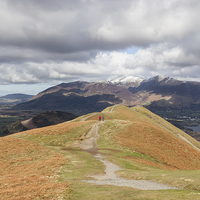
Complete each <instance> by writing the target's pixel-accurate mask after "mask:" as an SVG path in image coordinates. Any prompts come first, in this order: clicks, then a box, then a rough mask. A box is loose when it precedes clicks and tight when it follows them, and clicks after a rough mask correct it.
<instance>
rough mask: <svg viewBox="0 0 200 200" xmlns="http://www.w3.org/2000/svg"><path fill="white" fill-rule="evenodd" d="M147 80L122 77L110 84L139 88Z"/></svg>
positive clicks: (135, 77)
mask: <svg viewBox="0 0 200 200" xmlns="http://www.w3.org/2000/svg"><path fill="white" fill-rule="evenodd" d="M144 80H145V79H144V78H142V77H137V76H122V77H118V78H115V79H113V80H111V81H110V82H111V83H113V84H115V85H124V86H126V87H137V86H139V85H140V83H141V82H142V81H144Z"/></svg>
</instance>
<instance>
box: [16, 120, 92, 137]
mask: <svg viewBox="0 0 200 200" xmlns="http://www.w3.org/2000/svg"><path fill="white" fill-rule="evenodd" d="M85 123H88V121H86V122H85V121H83V122H70V123H61V124H57V125H53V126H47V127H43V128H36V129H32V130H28V131H23V132H20V133H16V134H15V135H17V134H22V133H23V134H28V135H62V134H64V133H67V132H69V131H71V130H73V129H75V128H77V127H79V126H81V125H82V124H85Z"/></svg>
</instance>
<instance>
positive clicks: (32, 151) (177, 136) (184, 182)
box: [0, 105, 200, 200]
mask: <svg viewBox="0 0 200 200" xmlns="http://www.w3.org/2000/svg"><path fill="white" fill-rule="evenodd" d="M99 115H101V116H104V118H105V121H102V122H99V121H98V116H99ZM94 127H96V128H95V129H93V128H94ZM91 130H93V131H92V132H91ZM94 130H95V131H94ZM95 138H96V139H95ZM84 141H87V142H88V141H91V142H92V143H94V144H93V147H94V148H93V149H85V150H84V151H82V149H80V147H78V146H79V145H80V144H82V142H84ZM95 141H96V142H95ZM95 143H97V144H95ZM0 144H1V145H0V148H1V152H3V153H2V154H1V155H0V157H1V159H0V164H1V166H2V167H1V171H0V189H1V190H0V191H1V197H2V198H4V199H6V198H7V199H9V198H10V199H25V198H33V199H34V198H35V199H37V198H41V199H42V198H49V199H61V198H63V199H70V198H71V199H89V200H90V199H101V198H102V196H104V197H106V198H107V199H119V198H120V197H124V194H125V193H129V197H130V198H127V199H133V198H137V199H158V200H161V199H163V197H165V196H167V197H169V198H170V199H174V200H175V199H180V198H181V199H184V198H185V199H189V200H194V199H195V200H196V199H198V198H196V197H199V196H198V195H197V194H198V191H199V189H200V185H199V182H200V179H199V176H198V175H197V174H198V173H199V169H200V151H199V148H200V143H199V142H197V141H196V140H194V139H193V138H191V137H190V136H188V135H187V134H185V133H184V132H182V131H181V130H179V129H178V128H176V127H174V126H173V125H171V124H170V123H168V122H167V121H165V120H164V119H162V118H161V117H159V116H157V115H155V114H153V113H152V112H150V111H149V110H147V109H145V108H144V107H142V106H137V107H132V108H128V107H125V106H122V105H115V106H113V107H108V108H106V109H105V110H103V111H102V112H100V113H91V114H88V115H86V116H81V117H78V118H76V119H74V120H72V121H70V122H65V123H61V124H58V125H53V126H49V127H43V128H38V129H32V130H28V131H24V132H20V133H16V134H13V135H11V136H6V137H3V138H0ZM86 145H88V144H86ZM194 146H195V147H196V148H194ZM93 155H96V157H94V156H93ZM97 155H101V156H103V158H104V160H108V161H109V162H112V163H114V164H116V165H118V166H119V167H120V168H121V169H119V170H118V171H117V172H116V173H117V174H118V175H119V176H122V177H124V178H128V179H129V180H130V179H146V180H154V181H157V182H159V183H162V184H167V185H171V186H176V187H178V188H181V189H182V190H166V191H162V190H160V191H148V192H144V191H142V190H137V192H136V190H135V189H133V188H129V187H127V188H126V187H120V186H118V187H117V186H113V185H112V186H109V185H104V186H103V187H102V186H101V185H96V184H95V180H94V183H89V182H87V181H88V180H90V181H91V180H92V179H94V177H96V179H98V176H99V175H102V174H105V172H104V170H105V165H104V164H103V163H102V162H100V160H98V159H97V158H98V156H97ZM108 161H107V162H108ZM109 162H108V163H109ZM83 180H86V181H83ZM101 182H104V181H101ZM27 183H28V184H27ZM149 184H151V182H150V183H149ZM195 190H196V191H195ZM8 191H9V192H8ZM124 192H125V193H124ZM191 193H192V194H194V195H190V194H191Z"/></svg>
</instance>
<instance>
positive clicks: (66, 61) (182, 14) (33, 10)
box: [0, 0, 200, 84]
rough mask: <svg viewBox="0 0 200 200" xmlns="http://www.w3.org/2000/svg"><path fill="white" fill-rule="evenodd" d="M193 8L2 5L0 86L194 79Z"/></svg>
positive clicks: (194, 3) (86, 1)
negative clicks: (119, 78)
mask: <svg viewBox="0 0 200 200" xmlns="http://www.w3.org/2000/svg"><path fill="white" fill-rule="evenodd" d="M199 10H200V1H198V0H190V1H189V0H163V1H160V0H151V1H149V0H124V1H121V0H115V1H113V0H76V1H71V0H59V1H54V0H48V1H45V0H18V1H16V0H2V1H1V2H0V18H1V19H2V20H1V24H0V52H1V53H0V72H1V75H0V83H1V84H5V83H41V82H48V81H49V82H51V81H54V80H58V81H68V80H78V79H84V78H85V79H87V80H93V79H99V80H100V79H107V78H109V77H111V76H112V77H114V76H119V75H123V74H133V75H140V76H152V75H157V74H160V75H164V76H165V75H166V76H173V77H183V78H188V76H189V78H195V79H197V80H198V79H199V80H200V77H199V76H198V74H200V73H199V72H200V59H199V57H200V56H199V55H200V36H199V32H200V26H199V18H200V14H199ZM131 47H134V48H138V52H137V53H136V54H132V55H131V54H127V53H125V52H124V50H125V49H127V48H129V49H130V48H131ZM122 51H123V52H124V53H122ZM194 73H195V75H194Z"/></svg>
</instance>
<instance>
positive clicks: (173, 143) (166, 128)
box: [88, 105, 200, 170]
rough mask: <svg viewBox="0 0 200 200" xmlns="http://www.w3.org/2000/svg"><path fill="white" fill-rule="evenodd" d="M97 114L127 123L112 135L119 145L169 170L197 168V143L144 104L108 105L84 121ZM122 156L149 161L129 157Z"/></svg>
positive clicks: (198, 157)
mask: <svg viewBox="0 0 200 200" xmlns="http://www.w3.org/2000/svg"><path fill="white" fill-rule="evenodd" d="M98 115H102V116H104V117H105V120H109V121H110V120H111V121H113V122H114V121H115V120H123V121H124V122H127V125H126V126H124V125H123V126H124V128H123V129H122V130H120V131H119V132H118V130H116V132H118V133H117V134H115V135H114V139H115V141H116V142H117V143H118V144H119V145H121V146H124V147H128V148H130V149H132V150H134V151H137V152H139V153H142V154H144V155H148V156H150V157H151V158H153V159H155V160H156V161H157V162H158V163H161V164H162V165H164V166H165V167H167V168H168V169H171V170H175V169H181V170H195V169H200V151H199V149H198V148H200V144H199V142H198V141H196V140H195V139H193V138H192V137H190V136H189V135H187V134H186V133H184V132H183V131H181V130H180V129H178V128H176V127H175V126H173V125H172V124H170V123H169V122H167V121H166V120H164V119H162V118H161V117H159V116H157V115H155V114H153V113H152V112H150V111H149V110H147V109H145V108H144V107H142V106H137V107H133V108H128V107H125V106H121V105H120V106H115V107H109V108H106V109H105V110H104V111H102V112H101V113H96V114H95V115H93V116H91V117H89V118H88V120H89V119H90V120H91V119H93V120H94V119H97V118H98ZM119 123H120V121H119ZM113 131H115V130H113ZM126 158H127V159H131V160H135V161H137V162H141V163H150V162H149V161H148V162H146V161H145V160H141V159H138V158H134V157H130V156H127V157H126Z"/></svg>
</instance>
